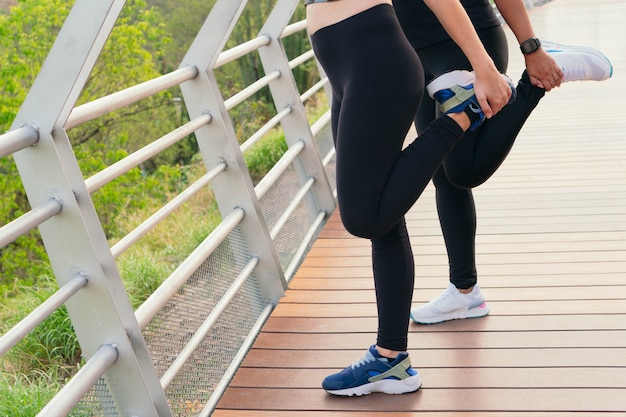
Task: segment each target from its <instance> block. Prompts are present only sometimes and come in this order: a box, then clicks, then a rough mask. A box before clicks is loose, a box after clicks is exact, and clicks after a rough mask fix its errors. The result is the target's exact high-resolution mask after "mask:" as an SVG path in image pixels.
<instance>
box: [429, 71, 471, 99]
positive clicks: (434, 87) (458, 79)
mask: <svg viewBox="0 0 626 417" xmlns="http://www.w3.org/2000/svg"><path fill="white" fill-rule="evenodd" d="M475 80H476V77H475V76H474V73H472V72H469V71H464V70H455V71H450V72H447V73H445V74H443V75H441V76H439V77H437V78H435V79H434V80H432V81H431V82H430V83H428V85H427V86H426V91H428V95H429V96H430V97H431V98H432V97H433V96H434V95H435V93H436V92H437V91H441V90H445V89H447V88H450V87H453V86H455V85H460V86H462V87H465V86H468V85H470V84H473V83H474V81H475Z"/></svg>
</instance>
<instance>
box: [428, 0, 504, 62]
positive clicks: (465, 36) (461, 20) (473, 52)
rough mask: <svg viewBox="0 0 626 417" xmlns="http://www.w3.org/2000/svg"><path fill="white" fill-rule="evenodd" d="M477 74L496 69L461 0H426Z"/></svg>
mask: <svg viewBox="0 0 626 417" xmlns="http://www.w3.org/2000/svg"><path fill="white" fill-rule="evenodd" d="M424 3H426V5H427V6H428V8H429V9H430V10H432V12H433V13H434V14H435V16H437V19H438V20H439V22H441V25H442V26H443V27H444V29H445V30H446V32H448V35H450V37H451V38H452V40H453V41H454V42H455V43H456V44H457V45H458V46H459V48H461V50H462V51H463V53H464V54H465V56H466V57H467V59H468V61H469V62H470V64H471V65H472V68H473V69H474V71H476V72H481V70H483V69H487V70H491V69H492V68H495V65H494V63H493V60H492V59H491V57H489V54H488V53H487V51H486V50H485V47H484V46H483V44H482V42H481V41H480V38H479V37H478V34H477V33H476V30H475V29H474V26H473V25H472V22H471V21H470V19H469V17H468V16H467V13H466V12H465V9H463V6H462V5H461V3H460V2H459V0H424Z"/></svg>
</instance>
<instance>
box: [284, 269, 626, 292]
mask: <svg viewBox="0 0 626 417" xmlns="http://www.w3.org/2000/svg"><path fill="white" fill-rule="evenodd" d="M625 281H626V279H625V278H624V275H623V273H621V272H617V273H601V274H597V275H594V276H593V277H592V276H590V275H587V274H581V275H571V274H558V275H557V274H551V275H550V276H549V278H548V277H546V276H545V275H522V274H519V275H516V276H514V277H504V276H489V275H484V274H482V273H481V276H480V286H481V287H482V288H484V289H488V288H524V287H567V286H570V285H572V286H576V287H588V286H603V285H622V284H624V282H625ZM447 285H448V279H447V277H446V276H421V277H417V278H416V281H415V291H418V292H420V291H423V290H425V289H428V288H431V289H436V290H440V291H442V290H443V289H444V288H445V287H446V286H447ZM289 287H290V288H291V289H298V290H315V289H319V288H322V289H327V290H348V289H373V288H374V282H373V279H372V277H371V276H368V277H366V278H361V277H356V278H351V277H347V278H342V279H337V278H334V277H319V278H306V277H304V276H298V277H297V278H295V279H293V280H292V281H291V282H290V283H289ZM416 295H417V294H416ZM490 295H491V291H489V293H488V296H490ZM417 296H419V295H417Z"/></svg>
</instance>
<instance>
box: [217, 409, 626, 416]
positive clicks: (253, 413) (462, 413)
mask: <svg viewBox="0 0 626 417" xmlns="http://www.w3.org/2000/svg"><path fill="white" fill-rule="evenodd" d="M357 415H358V417H381V415H382V416H384V417H410V416H415V415H416V414H415V413H406V412H387V411H385V412H384V414H381V412H380V411H373V412H368V411H360V412H359V413H358V414H357ZM212 416H213V417H354V416H355V413H353V412H350V411H346V412H343V411H320V410H313V411H303V410H289V411H282V410H269V411H267V410H217V411H215V412H214V413H213V414H212ZM419 416H420V417H528V413H527V412H509V411H496V412H490V411H480V412H478V413H475V412H467V411H453V412H445V411H443V412H441V411H434V412H428V411H426V412H424V411H419ZM550 417H581V415H580V413H579V412H577V411H572V412H554V413H550ZM585 417H607V416H606V413H604V412H601V413H594V412H587V413H585ZM611 417H626V413H611Z"/></svg>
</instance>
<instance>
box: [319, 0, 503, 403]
mask: <svg viewBox="0 0 626 417" xmlns="http://www.w3.org/2000/svg"><path fill="white" fill-rule="evenodd" d="M430 2H432V3H433V4H434V6H433V10H436V11H437V13H438V15H445V17H444V18H445V19H449V20H450V21H452V22H456V23H455V28H453V29H452V31H453V33H454V34H453V37H455V38H462V39H461V41H460V42H461V45H462V46H463V48H464V50H468V51H469V53H468V56H469V59H470V60H471V61H472V63H473V64H474V65H475V67H477V68H479V70H477V71H476V74H477V82H476V83H475V84H474V87H475V96H474V97H473V100H474V103H476V102H478V103H480V105H481V106H480V107H481V108H482V110H483V112H484V115H485V116H486V117H491V116H492V115H493V114H495V113H497V112H498V111H499V110H500V109H501V108H502V107H503V106H504V105H505V104H506V103H507V102H508V100H509V97H510V96H511V94H512V91H511V87H510V85H509V84H508V83H507V82H506V80H504V78H503V77H502V76H501V74H500V73H499V72H498V71H497V69H496V67H495V65H494V64H493V62H492V60H491V59H490V58H489V57H488V55H487V54H486V51H485V50H484V48H483V47H482V46H481V45H480V41H479V39H478V37H477V36H476V34H475V32H473V29H472V27H471V23H470V22H469V19H468V18H467V15H466V14H465V13H464V12H463V10H462V8H461V7H460V4H459V3H458V1H457V0H429V3H430ZM308 3H309V4H308V5H307V24H308V29H309V33H310V34H311V42H312V45H313V48H314V51H315V54H316V56H317V58H318V60H319V61H320V63H321V65H322V67H323V68H324V70H325V72H326V73H327V75H328V78H329V80H330V84H331V87H332V92H333V101H332V107H331V109H332V132H333V138H334V141H335V147H336V152H337V163H336V170H337V194H338V202H339V211H340V214H341V218H342V221H343V223H344V225H345V227H346V230H348V231H349V232H350V233H352V234H354V235H356V236H360V237H364V238H367V239H370V240H371V242H372V259H373V273H374V282H375V291H376V299H377V308H378V321H379V325H378V334H377V340H376V345H373V346H371V347H370V349H369V350H368V351H367V353H366V354H365V356H364V357H363V358H361V359H359V360H358V361H357V362H355V363H354V364H352V365H351V366H348V367H347V368H345V369H344V370H343V371H341V372H339V373H337V374H333V375H330V376H329V377H327V378H326V379H325V380H324V381H323V383H322V386H323V388H324V389H325V390H326V391H328V392H330V393H332V394H336V395H343V396H351V395H364V394H369V393H370V392H374V391H377V392H385V393H391V394H397V393H404V392H411V391H415V390H417V389H418V388H419V387H420V385H421V381H420V378H419V374H418V373H417V372H416V371H415V370H413V369H412V368H411V366H410V360H409V357H408V354H407V353H406V349H407V335H408V325H409V314H410V305H411V298H412V292H413V284H414V260H413V255H412V252H411V246H410V242H409V237H408V233H407V229H406V225H405V221H404V214H405V213H406V212H407V211H408V210H409V209H410V208H411V206H412V205H413V204H414V203H415V201H416V200H417V198H418V197H419V195H420V194H421V193H422V191H423V190H424V188H425V187H426V186H427V184H428V182H429V181H430V179H431V177H432V175H433V173H434V172H435V171H436V169H437V168H438V167H439V166H440V165H441V162H442V160H443V158H444V157H445V156H446V155H447V154H448V152H449V151H450V149H452V147H453V146H454V145H455V144H457V142H458V141H459V140H460V138H461V137H462V135H463V132H464V130H466V129H467V128H468V127H469V126H470V123H472V122H476V117H477V115H476V114H473V113H472V112H470V111H467V109H466V107H467V105H469V101H468V102H467V103H466V104H463V105H461V106H457V107H455V108H454V109H453V110H452V111H450V113H449V114H447V115H445V116H442V117H439V118H437V119H436V120H434V121H433V122H432V123H431V124H430V126H429V128H428V129H426V130H424V132H423V133H422V134H421V135H420V137H419V139H418V140H416V141H414V142H413V143H412V144H411V145H410V146H408V147H407V148H406V149H404V150H403V149H402V145H403V142H404V140H405V137H406V134H407V132H408V130H409V128H410V126H411V124H412V122H413V118H414V116H415V112H416V111H417V108H418V105H419V103H420V100H421V98H422V95H423V92H424V78H423V74H422V71H421V64H420V61H419V58H418V57H417V54H416V53H415V51H414V50H413V48H412V47H411V45H410V44H409V43H408V41H407V39H406V37H405V36H404V34H403V32H402V30H401V28H400V26H399V24H398V22H397V19H396V16H395V13H394V11H393V8H392V6H391V4H390V0H339V1H332V2H328V1H319V0H318V1H315V0H311V1H309V2H308ZM455 31H456V32H455ZM461 34H462V35H463V36H460V35H461ZM470 35H473V36H470ZM479 75H480V82H478V78H479V77H478V76H479Z"/></svg>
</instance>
